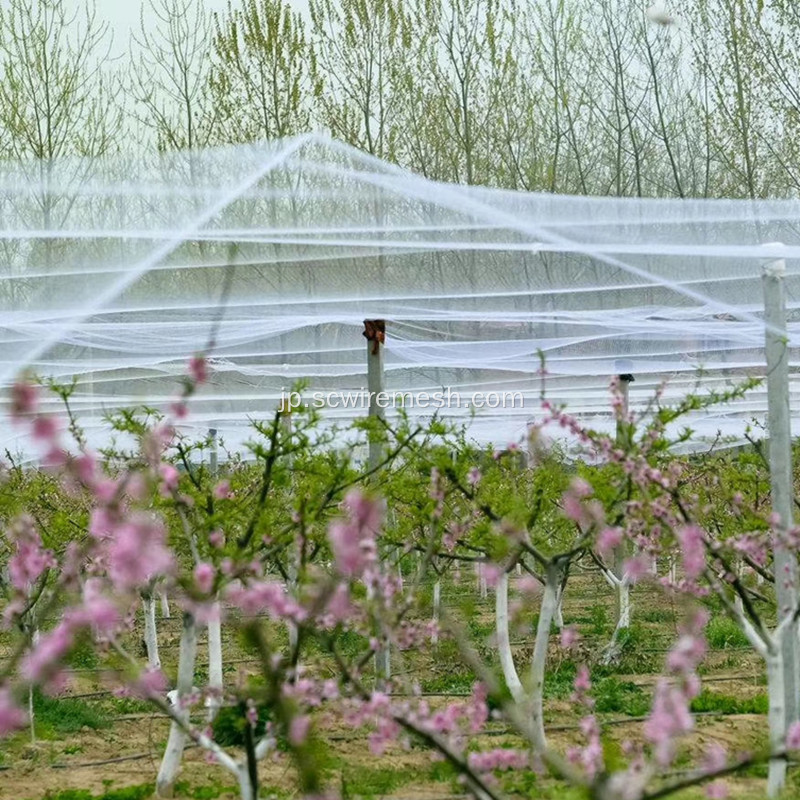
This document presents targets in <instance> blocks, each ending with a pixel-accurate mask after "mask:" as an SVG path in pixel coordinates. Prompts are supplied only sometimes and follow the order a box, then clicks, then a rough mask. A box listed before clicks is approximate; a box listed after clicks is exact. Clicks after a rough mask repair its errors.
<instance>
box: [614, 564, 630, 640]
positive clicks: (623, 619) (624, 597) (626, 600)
mask: <svg viewBox="0 0 800 800" xmlns="http://www.w3.org/2000/svg"><path fill="white" fill-rule="evenodd" d="M617 600H618V602H619V619H618V620H617V629H618V630H623V629H624V628H630V626H631V583H630V581H629V580H628V577H627V576H625V577H624V578H623V579H622V580H621V581H620V582H619V583H618V584H617Z"/></svg>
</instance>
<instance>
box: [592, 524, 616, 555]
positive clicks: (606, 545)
mask: <svg viewBox="0 0 800 800" xmlns="http://www.w3.org/2000/svg"><path fill="white" fill-rule="evenodd" d="M620 544H622V528H603V530H602V531H600V535H599V536H598V537H597V549H598V551H599V552H600V555H601V556H603V557H608V556H609V555H610V554H611V553H613V552H614V550H615V548H617V547H619V546H620Z"/></svg>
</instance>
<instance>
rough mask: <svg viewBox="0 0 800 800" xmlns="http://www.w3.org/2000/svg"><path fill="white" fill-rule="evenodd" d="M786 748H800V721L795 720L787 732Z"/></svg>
mask: <svg viewBox="0 0 800 800" xmlns="http://www.w3.org/2000/svg"><path fill="white" fill-rule="evenodd" d="M786 749H787V750H800V722H793V723H792V724H791V725H790V726H789V730H788V731H787V732H786Z"/></svg>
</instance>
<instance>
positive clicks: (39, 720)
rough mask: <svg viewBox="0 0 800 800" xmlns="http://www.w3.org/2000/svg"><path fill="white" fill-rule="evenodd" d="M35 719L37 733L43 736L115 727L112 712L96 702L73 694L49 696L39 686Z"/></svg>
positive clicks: (34, 710)
mask: <svg viewBox="0 0 800 800" xmlns="http://www.w3.org/2000/svg"><path fill="white" fill-rule="evenodd" d="M33 720H34V726H35V730H36V735H37V736H39V737H40V738H42V739H53V738H56V737H57V736H58V735H60V734H69V733H78V731H81V730H83V728H90V729H91V730H100V729H101V728H108V727H110V726H111V719H110V717H109V715H108V714H107V713H106V712H105V711H103V709H102V708H100V707H99V706H97V705H96V704H89V703H86V702H84V701H83V700H79V699H75V698H72V697H48V696H47V695H45V694H42V692H40V691H39V690H38V689H37V690H36V691H35V692H34V694H33Z"/></svg>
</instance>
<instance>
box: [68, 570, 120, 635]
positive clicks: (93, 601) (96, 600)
mask: <svg viewBox="0 0 800 800" xmlns="http://www.w3.org/2000/svg"><path fill="white" fill-rule="evenodd" d="M76 613H77V616H76V622H81V623H82V624H85V625H88V626H89V627H92V628H94V629H95V630H96V631H97V632H98V633H101V634H103V635H109V634H111V633H112V632H113V631H114V630H115V628H116V627H117V626H118V625H119V624H120V622H121V619H120V614H119V610H118V609H117V606H116V605H115V603H114V602H113V601H112V600H111V598H110V597H108V596H106V595H105V594H104V593H103V582H102V580H100V578H89V579H88V580H87V581H86V583H85V584H84V586H83V605H82V606H81V607H80V609H79V610H78V611H77V612H76Z"/></svg>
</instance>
